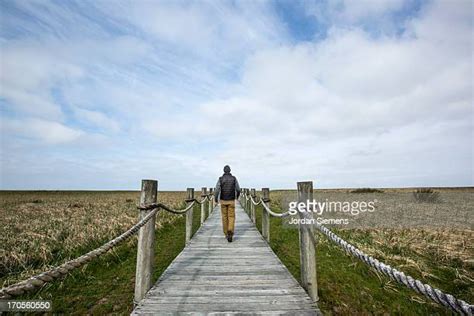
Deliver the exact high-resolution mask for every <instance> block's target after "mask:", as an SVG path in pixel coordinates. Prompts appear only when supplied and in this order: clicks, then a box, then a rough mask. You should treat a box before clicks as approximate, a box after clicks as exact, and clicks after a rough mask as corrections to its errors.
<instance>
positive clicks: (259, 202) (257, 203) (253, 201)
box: [250, 196, 262, 205]
mask: <svg viewBox="0 0 474 316" xmlns="http://www.w3.org/2000/svg"><path fill="white" fill-rule="evenodd" d="M250 201H252V204H253V205H259V204H261V203H262V199H260V200H259V201H258V202H255V200H254V199H253V196H250Z"/></svg>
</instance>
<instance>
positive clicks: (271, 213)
mask: <svg viewBox="0 0 474 316" xmlns="http://www.w3.org/2000/svg"><path fill="white" fill-rule="evenodd" d="M246 195H248V196H249V199H250V201H252V204H253V205H255V206H257V205H262V206H263V208H264V209H265V211H267V212H268V213H269V214H270V215H271V216H273V217H287V216H289V215H290V212H289V211H286V212H284V213H276V212H273V211H272V210H271V209H270V207H269V206H268V205H267V203H266V202H269V200H268V201H264V199H263V198H259V201H258V202H255V200H254V199H253V197H252V195H250V194H246ZM264 202H265V203H264Z"/></svg>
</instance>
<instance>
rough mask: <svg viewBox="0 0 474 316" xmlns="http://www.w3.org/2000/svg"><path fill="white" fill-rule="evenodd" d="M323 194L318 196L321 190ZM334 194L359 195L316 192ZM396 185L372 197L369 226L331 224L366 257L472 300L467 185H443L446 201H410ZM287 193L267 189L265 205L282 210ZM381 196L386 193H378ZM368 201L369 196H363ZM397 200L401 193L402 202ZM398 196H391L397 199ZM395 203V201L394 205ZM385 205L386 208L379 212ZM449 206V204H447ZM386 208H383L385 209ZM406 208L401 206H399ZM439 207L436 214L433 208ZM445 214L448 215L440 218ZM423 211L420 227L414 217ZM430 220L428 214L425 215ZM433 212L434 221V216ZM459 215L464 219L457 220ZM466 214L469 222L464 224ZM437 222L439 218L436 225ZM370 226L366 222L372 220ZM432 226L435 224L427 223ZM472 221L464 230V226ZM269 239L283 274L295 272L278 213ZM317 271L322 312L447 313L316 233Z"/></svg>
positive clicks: (292, 245)
mask: <svg viewBox="0 0 474 316" xmlns="http://www.w3.org/2000/svg"><path fill="white" fill-rule="evenodd" d="M323 193H324V194H323ZM327 193H329V195H330V196H332V199H333V200H343V201H344V200H350V199H359V200H364V198H363V197H360V196H352V198H351V197H349V196H348V192H346V191H344V190H337V191H335V190H332V191H328V192H322V191H316V192H315V197H316V196H320V197H321V196H327ZM395 193H399V192H396V191H395V190H394V191H392V192H387V196H385V195H379V196H378V199H379V200H380V201H381V202H382V203H381V206H379V209H378V211H379V214H377V216H380V218H379V219H375V220H374V221H369V223H370V225H369V227H367V226H364V225H359V226H361V227H362V228H353V229H340V228H339V229H338V228H333V231H334V232H336V233H337V234H338V235H339V236H341V237H342V238H344V239H345V240H347V241H348V242H350V243H352V244H353V245H355V246H356V247H358V248H360V249H361V250H363V251H364V252H366V253H368V254H369V255H372V256H374V257H375V258H377V259H379V260H381V261H383V262H385V263H388V264H390V265H392V266H394V267H396V268H397V269H399V270H401V271H403V272H405V273H407V274H409V275H411V276H413V277H415V278H418V279H420V280H421V281H423V282H424V283H428V284H430V285H432V286H435V287H437V288H439V289H441V290H443V291H446V292H447V293H450V294H453V295H455V296H456V297H459V298H461V299H464V300H466V301H467V302H471V303H472V302H473V301H474V260H473V258H474V231H473V230H472V224H471V223H472V220H473V218H472V215H473V214H472V212H473V209H474V207H473V206H474V203H473V193H474V192H473V191H472V190H447V191H442V192H441V196H442V197H443V198H444V203H441V204H445V205H439V204H437V205H430V204H419V203H416V202H414V201H411V194H405V195H403V196H402V197H400V195H397V194H395ZM288 194H290V195H294V194H295V192H294V191H293V192H291V191H276V192H272V194H271V198H272V202H271V206H272V209H274V210H276V211H278V212H282V209H283V207H282V205H284V204H285V203H282V200H285V196H287V195H288ZM384 194H385V193H384ZM365 198H366V199H370V197H369V196H366V197H365ZM404 199H406V200H405V201H404ZM396 201H398V202H396ZM397 203H398V204H397ZM384 205H385V206H386V207H385V208H386V209H385V210H384ZM407 206H408V207H411V209H410V211H409V212H410V214H412V215H406V216H405V217H406V219H408V218H410V217H411V218H413V219H414V221H416V225H413V223H412V222H411V223H410V222H408V221H407V222H406V223H403V225H402V226H401V227H397V228H391V227H396V226H393V225H392V226H391V225H390V223H391V224H396V223H399V222H400V214H401V213H406V212H407V211H406V208H407ZM453 206H455V207H456V209H455V210H454V209H452V208H453ZM433 208H434V209H437V210H438V211H439V210H444V208H446V209H452V212H451V214H455V215H456V217H453V216H450V215H449V214H444V215H443V214H442V213H441V211H439V212H438V214H432V213H433V211H432V210H433ZM387 210H388V211H390V212H391V214H388V211H387ZM404 210H405V211H404ZM439 213H441V214H439ZM446 215H448V216H446ZM423 216H426V217H428V219H430V220H427V221H425V223H429V225H421V224H422V221H421V218H423ZM433 218H435V220H432V219H433ZM436 218H437V219H436ZM463 219H464V222H462V220H463ZM466 219H467V220H468V222H466ZM437 221H442V223H437ZM359 224H360V223H359ZM378 224H381V225H380V226H381V227H379V228H371V226H375V227H377V226H379V225H378ZM433 224H434V225H433ZM257 227H258V228H259V229H261V208H260V207H258V208H257ZM469 227H471V228H469ZM270 234H271V241H270V245H271V247H272V248H273V250H274V251H275V253H276V254H277V255H278V256H279V257H280V259H281V260H282V261H283V263H284V264H285V265H286V266H287V267H288V269H289V270H290V272H291V273H292V274H293V275H294V276H295V277H296V278H297V279H299V278H300V271H299V248H298V231H297V230H296V229H290V228H288V227H286V226H284V225H283V224H282V221H281V219H278V218H272V219H271V231H270ZM316 257H317V274H318V286H319V295H320V302H319V305H320V308H321V310H322V311H323V312H324V313H325V314H329V315H330V314H334V315H349V314H351V315H355V314H360V315H364V314H377V315H379V314H399V315H428V314H430V315H432V314H434V315H437V314H439V315H450V314H451V313H450V312H449V311H448V310H447V309H445V308H444V307H440V306H439V305H438V304H436V303H433V302H431V301H429V300H427V299H425V298H424V297H422V296H420V295H417V294H416V293H415V292H413V291H411V290H408V289H406V288H404V287H402V286H400V285H398V284H397V283H395V282H393V281H391V280H390V279H388V278H387V277H385V276H383V275H380V274H379V273H377V272H375V271H374V270H371V269H369V268H368V267H367V266H366V265H365V264H363V263H362V262H360V261H359V260H358V259H354V258H352V257H349V256H348V255H346V254H345V253H344V252H343V250H341V248H339V247H338V246H336V245H335V244H334V243H332V242H331V241H329V240H328V239H327V238H326V237H325V236H324V235H322V234H318V247H317V255H316Z"/></svg>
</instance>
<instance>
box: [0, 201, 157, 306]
mask: <svg viewBox="0 0 474 316" xmlns="http://www.w3.org/2000/svg"><path fill="white" fill-rule="evenodd" d="M157 212H158V208H154V209H153V210H152V211H151V212H150V213H148V214H147V215H146V216H145V217H144V218H143V219H141V220H140V221H139V222H138V223H136V224H135V225H133V226H132V227H131V228H130V229H129V230H127V231H126V232H124V233H123V234H121V235H120V236H118V237H116V238H114V239H112V240H111V241H109V242H107V243H105V244H103V245H102V246H100V247H99V248H97V249H94V250H92V251H89V252H88V253H86V254H85V255H82V256H80V257H78V258H76V259H73V260H70V261H68V262H65V263H63V264H62V265H60V266H57V267H54V268H52V269H50V270H48V271H45V272H43V273H40V274H37V275H35V276H32V277H31V278H29V279H27V280H24V281H21V282H18V283H16V284H13V285H10V286H8V287H4V288H2V289H1V290H0V298H2V299H8V298H11V297H14V296H18V295H22V294H24V293H26V292H30V291H33V290H35V289H38V288H40V287H42V286H43V285H45V284H46V283H48V282H51V281H53V280H54V279H56V278H59V277H61V276H64V275H66V274H67V273H69V272H70V271H72V270H74V269H76V268H78V267H80V266H82V265H84V264H85V263H87V262H89V261H91V260H92V259H94V258H97V257H99V256H101V255H102V254H104V253H106V252H107V251H109V250H110V249H112V248H113V247H115V246H116V245H118V244H120V243H121V242H123V241H125V240H127V239H128V238H130V237H131V236H132V235H134V234H136V233H137V232H138V230H139V229H140V228H141V227H142V226H143V225H145V224H146V223H147V222H148V221H149V220H150V218H152V217H153V216H154V215H155V214H156V213H157Z"/></svg>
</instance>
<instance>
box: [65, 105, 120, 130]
mask: <svg viewBox="0 0 474 316" xmlns="http://www.w3.org/2000/svg"><path fill="white" fill-rule="evenodd" d="M74 112H75V114H76V116H77V117H78V118H79V120H81V121H86V122H88V123H92V124H93V125H94V126H97V127H99V128H102V129H105V130H110V131H112V132H118V131H119V130H120V125H119V124H118V123H117V122H116V121H115V120H113V119H111V118H110V117H108V116H107V115H105V114H104V113H101V112H98V111H91V110H86V109H81V108H76V109H74Z"/></svg>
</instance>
